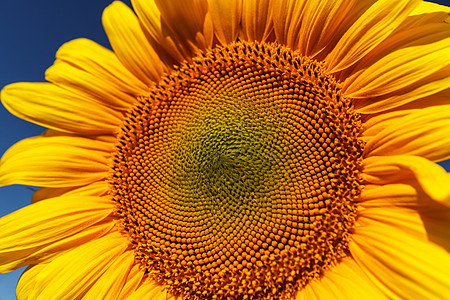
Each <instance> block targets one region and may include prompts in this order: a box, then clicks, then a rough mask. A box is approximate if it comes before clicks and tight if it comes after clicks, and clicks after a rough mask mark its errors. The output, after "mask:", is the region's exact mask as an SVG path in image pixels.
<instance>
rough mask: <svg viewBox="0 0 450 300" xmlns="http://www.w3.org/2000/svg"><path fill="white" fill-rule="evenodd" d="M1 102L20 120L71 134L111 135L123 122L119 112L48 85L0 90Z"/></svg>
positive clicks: (20, 85) (24, 83)
mask: <svg viewBox="0 0 450 300" xmlns="http://www.w3.org/2000/svg"><path fill="white" fill-rule="evenodd" d="M1 99H2V102H3V105H4V106H5V107H6V108H7V109H8V110H9V111H10V112H11V113H12V114H14V115H16V116H18V117H19V118H22V119H24V120H27V121H30V122H33V123H36V124H38V125H41V126H44V127H47V128H52V129H56V130H59V131H65V132H71V133H81V134H111V133H114V132H115V131H117V130H118V128H119V126H120V124H121V119H122V114H121V113H119V112H117V111H115V110H113V109H111V108H108V107H106V106H103V105H100V104H98V103H95V102H93V101H89V100H86V99H85V98H83V97H80V96H78V95H76V94H73V93H71V92H69V91H66V90H64V89H61V88H59V87H57V86H56V85H53V84H51V83H27V82H20V83H14V84H10V85H8V86H6V87H5V88H4V89H3V90H2V92H1Z"/></svg>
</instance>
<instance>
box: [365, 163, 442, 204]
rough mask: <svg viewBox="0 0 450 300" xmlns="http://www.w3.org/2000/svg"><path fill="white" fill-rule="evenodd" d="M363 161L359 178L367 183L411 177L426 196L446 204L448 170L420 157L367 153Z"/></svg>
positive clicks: (383, 182)
mask: <svg viewBox="0 0 450 300" xmlns="http://www.w3.org/2000/svg"><path fill="white" fill-rule="evenodd" d="M363 165H364V171H363V179H364V180H366V181H367V182H369V183H373V184H387V183H402V182H403V181H405V180H409V179H411V178H414V179H416V180H417V182H418V183H419V184H420V186H421V187H422V189H423V190H424V191H425V193H427V194H428V195H429V197H431V198H432V199H433V200H435V201H437V202H441V203H442V204H444V205H447V206H450V174H448V173H447V172H446V171H445V170H444V169H443V168H442V167H441V166H439V165H437V164H435V163H433V162H431V161H429V160H427V159H425V158H423V157H420V156H410V155H400V156H371V157H368V158H366V159H364V161H363Z"/></svg>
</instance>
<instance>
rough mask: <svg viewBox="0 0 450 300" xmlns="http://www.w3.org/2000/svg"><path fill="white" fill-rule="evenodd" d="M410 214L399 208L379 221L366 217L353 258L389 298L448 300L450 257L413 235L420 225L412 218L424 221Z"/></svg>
mask: <svg viewBox="0 0 450 300" xmlns="http://www.w3.org/2000/svg"><path fill="white" fill-rule="evenodd" d="M379 210H380V209H379ZM391 212H394V211H391ZM407 213H408V211H405V210H402V209H398V210H396V213H394V214H392V215H390V214H386V215H385V218H383V219H377V220H375V219H371V218H364V215H362V216H361V217H360V219H362V220H361V225H360V226H357V227H356V228H355V233H354V234H353V235H352V237H353V242H352V243H350V251H351V253H352V257H353V258H354V259H355V260H356V262H357V263H358V265H360V266H361V268H362V269H363V270H364V271H365V273H366V274H367V275H368V276H369V277H370V278H371V279H372V281H373V282H374V283H375V284H376V285H377V286H378V287H379V288H380V289H382V290H383V292H384V293H385V294H386V296H387V297H388V298H391V299H396V298H402V299H445V298H446V297H447V296H448V295H449V294H450V254H449V253H448V252H447V251H446V250H445V249H443V248H442V247H440V246H437V245H435V244H433V243H431V242H428V241H425V240H423V239H421V238H420V237H417V236H416V235H415V234H413V232H414V231H415V229H416V228H415V226H417V225H418V224H411V223H409V222H408V218H416V220H420V218H419V217H418V216H417V215H411V216H405V214H407ZM411 225H414V226H413V227H411ZM419 228H420V226H419ZM419 230H420V229H419ZM422 230H423V229H422ZM420 235H421V234H420V233H419V236H420Z"/></svg>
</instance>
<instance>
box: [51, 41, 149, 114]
mask: <svg viewBox="0 0 450 300" xmlns="http://www.w3.org/2000/svg"><path fill="white" fill-rule="evenodd" d="M45 76H46V79H47V80H48V81H51V82H53V83H55V84H57V85H59V86H61V87H63V88H65V89H67V90H70V91H72V92H73V93H75V94H79V95H80V96H82V97H89V98H92V99H94V101H97V102H99V103H101V104H103V105H106V106H110V107H113V108H116V109H121V110H127V109H128V108H129V107H130V106H131V105H133V104H135V103H136V102H137V99H136V97H137V96H139V95H142V94H144V93H146V92H147V90H148V87H147V86H146V85H145V84H144V83H143V82H142V81H140V80H139V79H138V78H136V77H135V76H134V75H133V74H131V73H130V72H129V71H128V70H127V69H126V68H125V67H124V66H123V65H122V64H121V63H120V61H119V60H118V59H117V56H116V55H115V54H114V52H112V51H110V50H108V49H106V48H103V47H102V46H100V45H98V44H96V43H94V42H92V41H90V40H87V39H76V40H73V41H70V42H68V43H65V44H64V45H62V46H61V47H60V48H59V50H58V52H57V53H56V61H55V63H54V65H53V66H52V67H50V68H49V69H48V70H47V72H46V74H45Z"/></svg>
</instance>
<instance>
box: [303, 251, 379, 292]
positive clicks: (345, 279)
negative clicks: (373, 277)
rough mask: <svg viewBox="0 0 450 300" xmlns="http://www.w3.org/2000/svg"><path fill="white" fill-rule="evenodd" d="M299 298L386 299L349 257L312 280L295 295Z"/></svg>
mask: <svg viewBox="0 0 450 300" xmlns="http://www.w3.org/2000/svg"><path fill="white" fill-rule="evenodd" d="M300 299H305V300H306V299H308V300H312V299H318V300H320V299H329V300H332V299H335V300H339V299H348V300H352V299H354V300H358V299H386V297H385V296H384V295H383V294H382V293H381V291H380V290H379V289H378V288H377V287H376V286H374V285H373V284H372V282H371V281H370V279H369V278H368V277H367V276H366V275H365V274H364V272H363V270H362V269H361V268H360V267H359V266H358V265H357V264H356V262H355V261H354V260H353V258H351V257H346V258H344V259H343V260H342V261H341V262H340V263H338V264H337V265H336V266H333V267H332V268H331V269H330V270H327V271H325V274H324V276H323V277H322V278H320V279H315V280H312V281H311V282H310V283H309V284H308V285H307V286H306V287H305V288H304V289H303V290H302V291H301V292H300V293H299V294H298V295H297V297H296V300H300Z"/></svg>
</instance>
